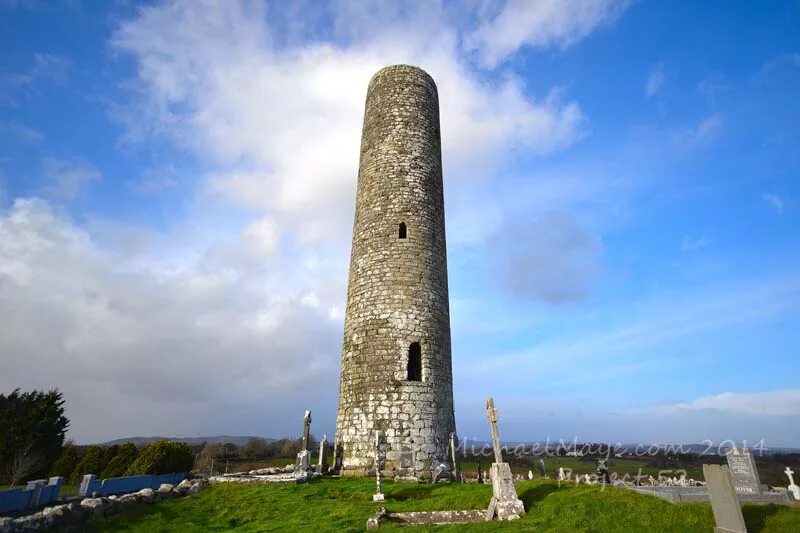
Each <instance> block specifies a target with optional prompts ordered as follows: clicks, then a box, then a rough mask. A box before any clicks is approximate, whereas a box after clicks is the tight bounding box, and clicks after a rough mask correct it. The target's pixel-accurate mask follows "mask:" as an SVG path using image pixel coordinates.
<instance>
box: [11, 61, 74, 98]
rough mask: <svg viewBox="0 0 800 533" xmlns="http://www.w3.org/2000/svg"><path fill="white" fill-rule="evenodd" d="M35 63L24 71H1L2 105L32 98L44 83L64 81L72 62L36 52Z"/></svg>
mask: <svg viewBox="0 0 800 533" xmlns="http://www.w3.org/2000/svg"><path fill="white" fill-rule="evenodd" d="M32 63H33V64H32V65H31V66H30V67H28V68H27V69H26V70H24V71H22V72H2V71H0V105H3V104H5V105H10V106H15V105H16V104H17V101H18V100H19V99H20V98H24V99H27V98H31V97H33V96H35V95H37V94H38V93H39V91H40V85H41V84H42V83H63V82H64V81H65V79H66V77H67V73H68V71H69V67H70V62H69V61H68V60H67V59H65V58H63V57H61V56H58V55H54V54H45V53H39V52H37V53H35V54H33V62H32Z"/></svg>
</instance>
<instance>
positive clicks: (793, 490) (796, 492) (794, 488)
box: [783, 466, 800, 501]
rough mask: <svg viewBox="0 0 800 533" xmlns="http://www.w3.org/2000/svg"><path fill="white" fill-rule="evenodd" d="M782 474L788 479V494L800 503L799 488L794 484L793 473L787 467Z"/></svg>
mask: <svg viewBox="0 0 800 533" xmlns="http://www.w3.org/2000/svg"><path fill="white" fill-rule="evenodd" d="M783 473H784V474H786V475H787V477H788V478H789V492H791V493H792V496H793V497H794V499H795V500H797V501H800V487H798V486H797V485H795V484H794V477H793V474H794V471H793V470H792V469H791V468H789V467H788V466H787V467H786V470H784V471H783Z"/></svg>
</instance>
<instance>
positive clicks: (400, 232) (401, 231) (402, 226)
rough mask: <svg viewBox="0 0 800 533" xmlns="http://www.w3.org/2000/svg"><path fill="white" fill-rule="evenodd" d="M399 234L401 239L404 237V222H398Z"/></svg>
mask: <svg viewBox="0 0 800 533" xmlns="http://www.w3.org/2000/svg"><path fill="white" fill-rule="evenodd" d="M399 236H400V238H401V239H405V238H406V223H405V222H401V223H400V231H399Z"/></svg>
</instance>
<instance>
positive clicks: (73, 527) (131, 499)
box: [0, 479, 207, 533]
mask: <svg viewBox="0 0 800 533" xmlns="http://www.w3.org/2000/svg"><path fill="white" fill-rule="evenodd" d="M206 483H207V481H205V480H200V479H196V480H188V479H185V480H183V481H181V482H180V483H179V484H178V485H177V486H173V485H170V484H167V483H165V484H163V485H161V486H160V487H159V488H158V489H157V490H153V489H142V490H140V491H138V492H133V493H131V494H123V495H122V496H109V497H107V498H106V497H100V498H84V499H83V500H81V501H80V503H76V502H72V503H66V504H63V505H55V506H52V507H45V508H44V509H43V510H42V511H39V512H38V513H35V514H31V515H28V516H21V517H18V518H10V517H6V518H0V533H22V532H30V531H58V532H79V531H85V530H86V523H87V522H91V521H94V520H102V519H103V518H105V517H106V516H111V515H114V514H117V513H122V512H125V511H127V510H129V509H131V508H133V507H136V506H138V505H143V504H149V503H154V502H157V501H159V500H164V499H167V498H175V497H179V496H192V495H194V494H197V493H198V492H200V491H201V490H202V488H203V486H204V485H205V484H206Z"/></svg>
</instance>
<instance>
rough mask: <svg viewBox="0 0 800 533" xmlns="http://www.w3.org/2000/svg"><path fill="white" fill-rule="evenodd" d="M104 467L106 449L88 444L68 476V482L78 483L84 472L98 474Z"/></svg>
mask: <svg viewBox="0 0 800 533" xmlns="http://www.w3.org/2000/svg"><path fill="white" fill-rule="evenodd" d="M105 467H106V450H105V448H103V447H102V446H97V445H95V446H89V448H87V449H86V453H84V454H83V457H81V460H80V461H79V462H78V465H77V466H76V467H75V470H73V471H72V475H71V476H70V478H69V481H70V483H80V482H81V479H83V476H85V475H86V474H94V475H95V476H100V474H101V473H102V472H103V470H104V469H105Z"/></svg>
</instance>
